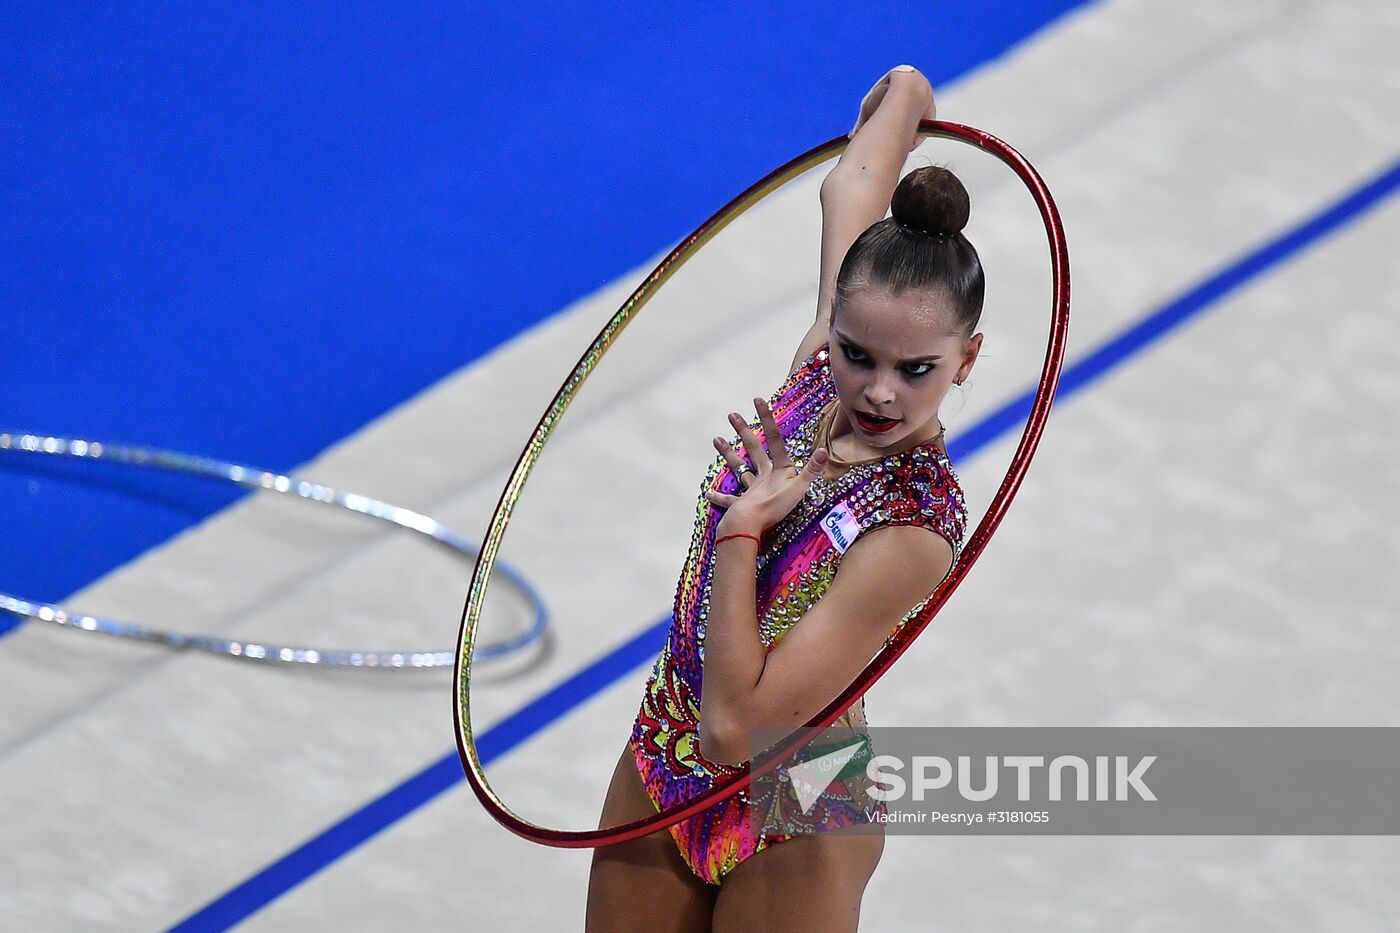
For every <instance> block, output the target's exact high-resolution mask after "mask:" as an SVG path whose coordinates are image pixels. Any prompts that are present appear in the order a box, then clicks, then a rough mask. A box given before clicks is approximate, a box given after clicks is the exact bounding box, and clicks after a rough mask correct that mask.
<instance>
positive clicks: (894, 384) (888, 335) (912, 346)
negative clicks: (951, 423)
mask: <svg viewBox="0 0 1400 933" xmlns="http://www.w3.org/2000/svg"><path fill="white" fill-rule="evenodd" d="M953 321H954V315H953V309H952V305H951V299H950V298H949V296H948V295H947V294H946V293H944V292H942V291H938V292H924V291H913V290H910V291H905V292H903V293H901V294H899V295H893V294H891V293H890V292H889V291H888V290H886V289H884V288H880V287H878V286H866V287H864V288H857V289H853V290H852V291H851V293H850V294H849V295H848V296H847V300H846V301H845V302H843V303H842V304H841V307H840V309H839V310H838V311H837V312H836V313H835V314H834V315H833V316H832V322H831V330H830V349H831V379H832V382H833V383H835V385H836V394H837V396H838V397H839V398H840V402H841V414H840V415H838V423H839V422H840V421H841V420H843V419H844V420H845V421H846V422H847V423H848V424H849V428H848V429H847V431H842V430H835V431H834V432H833V433H834V434H835V435H836V436H840V434H843V433H847V432H849V433H851V434H852V435H853V441H854V443H855V444H856V446H857V449H858V450H860V451H868V452H869V453H868V456H872V457H874V456H886V455H889V454H892V453H899V452H901V451H904V450H907V449H909V448H911V447H916V446H918V445H919V444H922V443H925V442H926V441H928V440H930V439H931V438H933V437H935V436H936V435H937V434H938V407H939V405H940V404H941V403H942V402H943V396H944V395H945V394H947V392H948V386H950V385H952V383H953V382H954V381H958V382H961V381H962V380H963V379H965V378H967V374H968V373H969V372H970V371H971V370H972V364H973V363H974V362H976V360H977V352H978V350H979V349H981V346H982V335H981V334H980V333H979V334H976V335H974V336H972V337H971V338H968V337H966V336H965V335H963V334H960V333H957V332H956V331H955V330H954V324H953ZM860 414H871V415H877V416H883V417H886V418H893V419H896V420H895V422H894V424H893V426H891V427H889V428H888V429H887V430H884V431H880V430H876V426H875V425H871V424H867V423H865V422H864V421H863V419H862V418H861V417H860V416H859V415H860Z"/></svg>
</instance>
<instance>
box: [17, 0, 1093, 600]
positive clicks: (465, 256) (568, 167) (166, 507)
mask: <svg viewBox="0 0 1400 933" xmlns="http://www.w3.org/2000/svg"><path fill="white" fill-rule="evenodd" d="M1079 5H1081V2H1080V0H997V2H981V3H976V2H972V0H948V2H941V3H937V4H930V3H925V2H920V3H878V2H877V3H869V4H863V5H860V6H852V5H847V4H840V5H835V4H809V3H800V4H799V3H796V2H781V3H770V4H764V5H763V7H762V8H761V12H760V11H759V9H758V8H755V7H754V6H752V5H751V4H684V5H681V6H679V7H677V6H676V5H674V4H672V5H665V6H661V7H656V8H654V9H653V8H642V7H641V6H639V5H631V6H623V7H617V6H609V5H606V4H602V5H599V4H594V3H589V4H583V3H572V4H550V5H549V6H548V7H544V8H542V7H541V6H540V5H537V4H473V5H467V6H461V5H448V4H444V5H442V6H441V7H440V8H437V9H432V8H428V7H424V6H403V7H362V8H355V7H347V6H345V5H343V4H330V3H324V2H321V3H314V2H313V3H307V4H285V3H276V4H274V3H269V2H265V0H264V2H258V0H254V2H249V3H242V4H236V5H232V6H229V5H223V6H220V5H213V6H211V5H208V4H184V5H154V4H108V5H101V4H98V5H93V4H76V3H37V2H14V3H7V4H5V5H4V9H3V10H0V125H3V126H4V128H5V132H4V133H0V207H2V208H3V209H0V309H3V311H0V313H2V314H3V318H0V319H3V321H4V323H5V337H6V348H7V350H8V354H9V365H8V366H7V368H6V378H5V380H4V384H3V388H2V389H0V431H31V432H37V433H51V434H60V435H67V436H76V437H84V438H91V439H98V440H108V441H123V442H131V443H145V444H150V445H153V446H160V447H167V448H173V449H177V450H185V451H190V452H193V453H199V454H204V455H207V456H212V457H218V458H221V459H227V460H234V461H239V462H245V463H249V464H252V465H255V466H259V467H262V468H266V469H274V470H278V471H286V470H288V469H290V468H292V467H294V466H295V465H297V464H299V463H303V462H305V461H307V460H309V459H311V458H313V457H314V456H316V455H317V454H318V453H319V452H320V451H322V450H324V449H325V448H326V447H328V446H329V445H331V444H333V443H335V442H336V441H338V440H340V439H342V438H343V437H345V436H347V435H348V434H350V433H352V432H354V431H355V430H356V429H358V428H360V427H361V426H362V425H364V424H366V423H367V422H369V421H371V420H372V419H374V418H376V417H377V416H379V415H382V414H383V413H384V412H386V411H388V410H389V409H390V408H392V407H393V406H394V405H396V404H398V403H399V402H402V401H404V400H405V399H408V398H410V397H412V396H413V395H415V394H416V393H418V392H419V391H421V390H422V389H424V388H425V387H427V386H429V385H431V384H432V383H434V382H435V381H437V380H438V379H440V378H442V377H443V376H445V375H447V374H449V373H451V372H453V371H454V370H456V369H458V368H459V367H461V366H463V365H465V364H468V363H470V362H472V361H473V360H475V359H477V358H478V357H480V356H482V355H483V354H484V353H486V352H487V351H489V350H490V349H491V348H492V347H494V346H496V345H498V344H500V343H501V342H503V341H504V340H506V339H508V338H510V337H512V336H513V335H515V334H517V333H519V332H521V331H522V330H524V329H526V328H528V327H530V326H531V325H533V324H535V323H536V322H537V321H539V320H540V319H541V318H543V317H545V316H547V315H549V314H552V313H554V312H556V311H558V310H559V309H560V308H562V307H563V306H565V305H566V304H568V303H569V302H570V301H572V300H574V299H576V298H578V297H580V296H581V295H584V294H587V293H588V292H590V291H592V290H594V289H596V288H598V287H599V286H601V285H603V284H605V283H607V282H609V281H611V280H613V279H614V278H616V277H617V276H618V275H619V274H621V273H622V272H624V271H626V270H628V269H630V268H632V267H634V266H635V265H636V264H638V263H640V262H642V261H643V260H645V259H646V258H647V257H648V256H651V255H652V254H654V253H655V251H657V250H658V249H660V248H662V247H663V246H665V245H667V244H669V243H671V242H673V241H675V240H677V239H679V238H680V237H681V236H683V235H685V234H686V233H687V232H689V231H690V230H691V229H692V228H693V227H694V226H696V225H697V224H698V223H699V222H700V221H702V220H703V219H704V218H705V217H707V216H709V215H710V214H711V213H712V212H713V211H714V210H716V209H717V208H719V207H720V206H721V205H723V204H724V203H725V202H726V201H727V200H728V199H729V198H730V197H732V196H733V195H734V194H736V193H737V192H738V191H740V190H742V188H743V187H745V186H746V185H748V184H749V183H750V182H752V181H754V180H755V179H757V178H758V177H760V176H761V175H763V174H764V173H766V172H767V171H769V170H770V169H772V168H774V167H775V166H777V165H778V164H781V163H782V162H784V161H786V160H787V159H788V158H790V157H792V156H793V155H796V154H797V153H799V152H801V151H803V150H805V149H807V148H810V147H811V146H813V145H816V144H818V143H820V142H823V141H825V140H827V139H830V138H831V137H833V136H835V135H837V134H839V133H842V132H844V131H846V130H847V129H848V128H849V127H850V124H851V122H852V120H853V118H854V113H853V110H854V108H855V106H856V104H857V103H858V101H859V99H860V96H861V95H862V94H863V93H864V92H865V90H866V89H867V88H868V87H869V85H870V84H871V83H872V82H873V81H874V80H875V79H877V78H878V77H879V76H880V75H881V74H882V73H883V72H884V71H885V70H886V69H887V68H889V67H891V66H893V65H895V64H898V63H901V62H906V61H907V62H911V63H913V64H915V65H917V66H919V67H920V68H921V69H922V70H924V71H925V73H927V74H928V75H929V76H930V78H931V79H933V81H934V82H935V85H936V86H937V85H939V84H941V83H942V82H946V81H947V80H949V79H950V78H953V77H955V76H957V75H960V74H962V73H963V72H965V71H967V70H968V69H969V68H971V67H972V66H974V65H978V64H980V63H983V62H985V61H987V60H989V59H991V58H994V57H996V56H998V55H1000V54H1001V53H1003V52H1004V51H1005V50H1007V49H1008V48H1010V47H1011V46H1013V45H1015V44H1016V43H1017V42H1019V41H1021V40H1022V39H1023V38H1024V37H1026V36H1027V35H1029V34H1030V33H1032V32H1034V31H1035V30H1037V29H1039V28H1040V27H1042V26H1044V25H1045V24H1047V23H1048V22H1050V21H1052V20H1053V19H1055V18H1057V17H1059V16H1061V15H1062V14H1064V13H1066V12H1067V11H1069V10H1071V9H1073V8H1074V7H1076V6H1079ZM1028 93H1035V89H1029V90H1028ZM1045 93H1046V94H1047V95H1049V94H1050V93H1051V89H1048V88H1047V89H1045ZM1045 105H1046V106H1047V107H1050V106H1053V105H1054V102H1053V100H1051V99H1049V98H1048V97H1047V100H1046V102H1045ZM950 118H956V115H951V116H950ZM991 129H993V130H994V129H995V128H994V127H992V128H991ZM812 262H813V269H814V270H815V266H816V257H815V256H814V257H813V258H812ZM521 378H522V379H531V380H540V381H544V382H550V381H551V380H555V379H557V378H559V374H558V373H554V372H540V373H532V372H523V373H521ZM531 417H534V413H531ZM443 429H444V430H449V429H451V426H447V425H444V426H443ZM31 464H32V459H25V460H20V459H19V458H17V457H14V456H9V457H6V456H0V514H3V515H4V517H5V536H4V539H3V540H4V544H3V545H0V590H4V591H9V592H13V593H18V594H20V595H23V596H26V597H29V598H35V599H43V600H48V601H57V600H61V599H63V598H65V597H66V596H68V595H69V594H71V593H72V592H73V591H74V590H76V589H78V588H80V587H82V586H84V585H86V584H87V583H89V582H91V581H93V580H94V579H96V578H98V577H100V576H101V575H103V574H104V573H106V572H108V571H110V570H111V569H113V568H115V567H117V566H119V565H121V564H122V563H125V562H126V561H128V560H130V559H131V558H133V557H135V556H137V555H139V554H141V553H142V552H143V551H145V550H147V549H149V548H151V547H153V546H155V545H157V544H159V543H160V542H162V541H164V540H166V539H168V538H169V537H170V536H172V535H174V534H176V533H178V532H179V531H181V530H182V529H184V528H187V527H189V526H190V525H192V524H195V523H197V522H198V521H200V520H201V519H202V518H204V517H206V516H208V515H209V514H212V513H213V512H214V511H216V510H218V509H220V508H222V507H224V506H226V505H228V504H229V503H230V502H232V501H233V500H234V499H235V498H236V497H237V495H238V493H236V492H230V491H228V490H224V489H221V488H217V487H208V488H207V489H205V490H202V491H194V490H190V489H187V488H185V487H181V488H179V489H176V490H175V491H174V492H167V491H166V488H167V487H166V486H165V485H164V481H163V480H161V479H160V478H159V477H150V476H136V477H132V476H126V477H113V478H111V479H110V480H109V479H108V478H106V477H104V478H103V479H100V480H98V481H93V482H90V481H88V479H87V478H86V476H87V474H86V472H85V471H83V470H81V469H75V470H63V469H58V468H44V469H39V470H36V469H33V468H32V466H31ZM78 466H79V467H81V465H78ZM11 624H12V623H11Z"/></svg>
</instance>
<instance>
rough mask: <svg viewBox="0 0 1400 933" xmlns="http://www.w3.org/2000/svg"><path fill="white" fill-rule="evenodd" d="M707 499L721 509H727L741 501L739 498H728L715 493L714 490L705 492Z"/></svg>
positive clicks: (722, 494)
mask: <svg viewBox="0 0 1400 933" xmlns="http://www.w3.org/2000/svg"><path fill="white" fill-rule="evenodd" d="M705 498H706V499H709V500H710V502H712V503H714V504H715V505H716V506H718V507H719V508H721V509H727V508H729V507H730V506H731V505H733V504H734V503H736V502H738V501H739V497H738V496H728V495H725V494H724V493H722V492H715V491H714V490H713V489H706V490H705Z"/></svg>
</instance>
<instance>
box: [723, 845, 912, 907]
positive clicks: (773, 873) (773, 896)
mask: <svg viewBox="0 0 1400 933" xmlns="http://www.w3.org/2000/svg"><path fill="white" fill-rule="evenodd" d="M884 851H885V836H884V833H883V832H879V833H871V832H870V831H869V829H868V828H867V829H864V830H862V832H860V833H854V832H850V831H847V830H835V831H832V832H825V833H817V834H815V835H802V836H794V837H792V838H791V839H786V840H784V841H782V842H778V843H774V844H773V845H771V846H769V847H768V848H766V849H764V850H763V851H762V852H759V853H757V854H755V855H752V856H750V857H749V858H747V859H745V860H744V861H742V862H740V863H739V864H738V865H737V866H736V867H735V868H734V870H733V871H731V872H730V873H729V874H728V875H726V876H725V877H724V880H723V883H721V884H720V886H719V896H718V898H717V900H716V902H715V915H714V928H713V929H714V933H739V931H753V930H763V931H764V933H783V931H787V930H801V931H817V933H847V931H854V930H855V929H856V928H857V926H858V924H859V922H860V900H861V897H862V896H863V895H864V894H865V886H866V884H867V883H868V882H869V881H870V878H871V876H872V875H873V874H875V866H876V865H877V864H879V862H880V856H881V855H882V854H883V853H884Z"/></svg>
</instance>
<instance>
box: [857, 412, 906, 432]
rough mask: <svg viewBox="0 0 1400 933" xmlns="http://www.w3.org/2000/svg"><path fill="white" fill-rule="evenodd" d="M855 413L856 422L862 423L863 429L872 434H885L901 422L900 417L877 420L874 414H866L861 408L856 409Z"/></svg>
mask: <svg viewBox="0 0 1400 933" xmlns="http://www.w3.org/2000/svg"><path fill="white" fill-rule="evenodd" d="M853 414H854V415H855V418H856V423H857V424H859V425H860V427H861V429H862V430H865V431H868V432H869V433H871V434H883V433H884V432H886V431H888V430H889V429H890V428H893V427H894V426H895V425H897V424H899V419H898V418H890V419H886V420H877V419H876V418H875V417H874V416H872V415H869V414H866V413H865V412H863V411H861V410H860V409H856V410H855V411H854V412H853Z"/></svg>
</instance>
